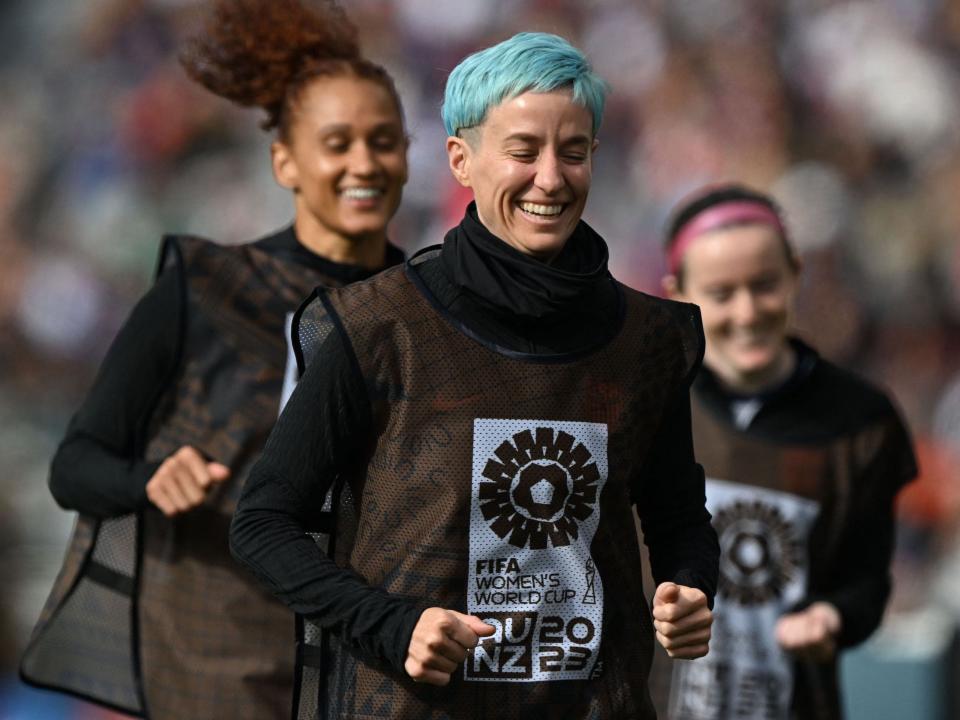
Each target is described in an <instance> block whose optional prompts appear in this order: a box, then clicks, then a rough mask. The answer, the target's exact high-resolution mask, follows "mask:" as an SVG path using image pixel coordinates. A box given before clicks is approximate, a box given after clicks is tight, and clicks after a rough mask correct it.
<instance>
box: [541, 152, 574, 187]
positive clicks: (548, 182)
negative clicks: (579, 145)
mask: <svg viewBox="0 0 960 720" xmlns="http://www.w3.org/2000/svg"><path fill="white" fill-rule="evenodd" d="M534 184H535V185H536V186H537V187H538V188H540V189H541V190H543V192H545V193H546V194H547V195H553V194H555V193H557V192H559V191H560V190H562V189H563V187H564V185H566V181H565V180H564V178H563V169H562V166H561V164H560V160H559V158H557V156H556V155H554V154H553V153H550V152H542V153H540V156H539V157H538V158H537V176H536V178H534Z"/></svg>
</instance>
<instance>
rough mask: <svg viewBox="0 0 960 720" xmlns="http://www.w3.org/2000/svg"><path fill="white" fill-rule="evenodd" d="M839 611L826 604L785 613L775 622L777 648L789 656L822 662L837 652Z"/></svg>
mask: <svg viewBox="0 0 960 720" xmlns="http://www.w3.org/2000/svg"><path fill="white" fill-rule="evenodd" d="M842 624H843V623H842V622H841V619H840V612H839V611H838V610H837V608H835V607H834V606H833V605H831V604H830V603H827V602H815V603H813V604H812V605H811V606H810V607H808V608H807V609H806V610H801V611H800V612H795V613H788V614H786V615H784V616H783V617H781V618H780V619H779V620H778V621H777V628H776V636H777V642H778V643H780V647H782V648H783V649H784V650H786V651H787V652H789V653H792V654H793V655H797V656H799V657H804V658H808V659H810V660H813V661H815V662H826V661H828V660H830V658H832V657H833V655H834V653H835V652H836V651H837V639H836V638H837V635H838V634H839V632H840V628H841V626H842Z"/></svg>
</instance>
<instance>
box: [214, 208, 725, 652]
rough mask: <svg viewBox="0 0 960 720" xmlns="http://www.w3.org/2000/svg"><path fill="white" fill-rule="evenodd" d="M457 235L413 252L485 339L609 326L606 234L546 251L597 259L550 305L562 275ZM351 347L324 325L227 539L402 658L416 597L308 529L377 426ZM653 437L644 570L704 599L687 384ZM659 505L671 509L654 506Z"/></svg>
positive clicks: (372, 647) (550, 339)
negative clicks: (333, 555)
mask: <svg viewBox="0 0 960 720" xmlns="http://www.w3.org/2000/svg"><path fill="white" fill-rule="evenodd" d="M469 218H470V216H469V215H468V218H467V220H465V222H468V221H469ZM473 230H474V231H475V232H479V230H478V229H477V228H473ZM481 239H482V238H481ZM474 240H476V238H474ZM493 242H495V243H499V244H502V243H500V241H499V240H496V239H494V240H493ZM451 246H453V248H451ZM493 247H494V248H497V247H498V246H493ZM455 248H456V246H455V245H454V244H453V243H451V239H450V236H448V240H447V242H446V243H445V245H444V248H443V251H442V252H441V255H440V257H439V258H436V259H430V260H426V261H424V262H422V263H420V264H419V265H418V272H419V275H420V277H421V279H422V280H423V282H424V284H425V285H426V286H427V287H428V288H429V290H430V292H431V294H432V295H433V296H434V298H435V299H436V301H437V302H438V303H439V304H440V305H442V306H443V307H444V308H445V310H446V311H447V312H448V313H449V314H451V315H453V316H454V317H456V318H457V319H458V320H459V321H460V322H461V323H462V324H463V325H464V326H465V327H466V328H469V329H470V330H471V331H472V332H474V333H475V334H476V335H477V336H479V337H481V338H482V339H483V340H484V341H486V342H488V343H490V344H493V345H496V346H498V347H501V348H504V349H506V350H511V351H518V352H532V353H538V354H559V353H564V352H570V351H574V350H580V349H582V348H584V347H588V346H591V345H596V344H598V342H602V341H603V340H604V339H605V338H609V337H611V336H612V335H613V334H614V333H616V332H617V330H618V329H619V322H620V321H619V315H618V312H617V307H618V303H619V297H618V291H617V290H616V287H615V285H614V284H613V282H612V281H611V280H610V278H609V275H608V274H607V273H606V255H605V247H604V249H603V257H602V259H600V258H598V257H597V256H596V255H592V254H591V252H590V251H589V248H585V247H584V246H583V244H581V245H580V247H579V248H578V247H577V245H576V244H575V243H574V241H573V240H571V242H570V243H568V245H567V248H565V250H564V253H563V254H561V256H560V257H558V258H557V259H556V260H555V261H554V266H557V265H559V266H560V267H561V268H562V269H563V271H564V272H573V271H575V270H580V271H581V272H584V273H585V272H588V271H589V270H591V269H593V266H594V265H596V264H598V263H599V264H602V266H603V272H596V273H594V274H595V275H596V282H595V283H586V284H585V285H586V286H585V287H584V288H583V292H582V294H581V296H580V298H581V299H580V300H579V301H573V302H569V303H566V304H564V305H563V307H562V309H561V310H559V311H557V312H553V311H552V308H550V307H549V306H550V304H551V302H552V300H551V298H553V297H556V296H557V295H558V294H559V293H560V292H562V289H561V290H560V291H559V292H558V293H554V294H552V295H551V293H549V292H544V293H542V295H543V296H544V298H545V299H544V298H541V299H540V300H538V299H537V298H532V297H531V293H523V291H522V290H520V289H518V288H522V287H523V286H524V284H525V283H529V284H530V285H538V283H542V282H546V283H547V284H549V282H550V280H544V279H543V278H542V277H541V278H540V279H539V281H536V280H533V279H532V278H531V276H530V274H532V273H541V272H542V271H543V267H542V266H538V265H534V263H535V262H536V261H533V260H529V259H525V258H517V257H512V258H511V257H508V258H507V259H506V262H505V264H503V265H501V266H500V268H499V272H498V273H488V272H486V271H487V270H489V268H483V267H478V265H482V264H483V263H485V262H486V261H487V260H488V259H489V258H488V257H487V256H486V255H484V253H482V252H481V253H477V254H471V253H460V254H459V256H458V257H459V262H451V261H450V257H449V254H450V253H451V252H453V249H455ZM578 252H579V253H580V255H579V256H578V255H577V253H578ZM445 253H446V254H447V255H446V256H445V255H444V254H445ZM501 259H502V258H501ZM584 266H586V267H584ZM528 273H530V274H528ZM562 274H563V273H561V276H562ZM504 275H505V276H507V277H504ZM518 276H519V277H518ZM508 280H509V282H511V287H510V288H509V289H508V290H507V293H508V294H509V293H518V294H519V295H521V296H520V297H515V298H513V299H512V300H510V301H508V300H507V299H506V298H505V297H504V293H503V287H502V285H503V283H504V282H506V281H508ZM563 281H564V277H560V278H559V279H558V282H563ZM510 303H525V304H526V305H525V310H526V311H525V312H523V313H518V312H511V310H510V307H509V304H510ZM541 311H542V312H541ZM350 353H351V349H350V348H349V347H346V345H345V340H344V339H343V338H342V337H341V336H340V335H339V334H338V333H335V332H334V333H331V334H330V335H329V336H328V337H327V339H326V340H325V342H324V343H323V345H322V346H321V348H320V350H319V351H318V352H317V354H316V356H315V357H316V358H317V359H316V360H315V361H314V362H313V363H311V364H310V365H308V367H307V369H306V372H305V373H304V375H303V377H302V378H301V380H300V383H299V385H298V386H297V389H296V390H295V391H294V393H293V395H292V396H291V398H290V400H289V402H288V403H287V405H286V407H285V409H284V411H283V414H282V415H281V417H280V419H279V421H278V422H277V424H276V426H275V427H274V430H273V432H272V434H271V436H270V439H269V440H268V441H267V445H266V447H265V449H264V452H263V454H262V455H261V458H260V460H259V461H258V463H257V464H256V465H255V466H254V468H253V470H252V471H251V475H250V478H249V480H248V483H247V486H246V488H245V490H244V495H243V497H242V499H241V502H240V507H239V509H238V511H237V513H236V515H235V516H234V521H233V525H232V529H231V548H232V550H233V552H234V554H235V556H236V557H237V558H238V559H240V560H241V561H242V562H244V563H245V564H246V565H248V566H249V567H251V568H252V569H253V570H254V572H255V573H256V574H257V575H258V576H259V577H260V578H261V580H262V581H263V582H264V583H266V584H267V585H268V586H269V587H270V588H271V590H272V591H273V592H274V593H275V594H276V595H277V596H278V597H280V598H281V599H282V600H283V601H284V602H286V603H287V604H288V605H289V606H290V607H292V608H293V609H295V610H296V611H297V612H300V613H302V614H305V615H309V616H311V617H312V618H314V619H315V620H317V621H318V622H319V623H320V624H321V625H323V626H325V627H328V628H332V629H333V630H334V631H335V632H337V634H338V635H339V636H340V637H341V640H343V641H344V642H346V643H347V644H348V645H350V646H352V647H355V648H357V649H359V650H361V651H362V652H364V653H366V654H369V655H372V656H373V657H376V658H380V659H383V660H386V661H387V662H389V663H390V664H391V665H392V666H393V667H394V668H396V669H398V670H400V669H402V666H403V661H404V659H405V657H406V651H407V647H408V645H409V640H410V636H411V634H412V632H413V628H414V626H415V625H416V622H417V619H418V618H419V615H420V612H421V611H422V609H423V608H422V607H418V606H417V605H416V603H414V602H411V601H409V600H405V599H402V598H398V597H394V596H390V595H387V594H386V593H385V592H384V591H382V590H380V589H378V588H374V587H371V586H370V585H368V584H367V583H366V582H365V581H364V580H363V579H362V578H361V577H359V576H358V575H356V574H354V573H353V572H351V571H350V570H348V569H344V568H340V567H338V566H336V565H335V564H334V563H333V561H332V560H330V559H328V558H326V557H325V556H324V555H323V553H322V552H321V551H320V550H319V549H318V548H317V547H316V545H315V544H314V543H313V541H312V540H311V539H310V538H309V537H308V536H306V535H305V530H308V529H309V528H310V527H311V524H312V519H313V517H314V514H315V513H316V511H317V509H318V508H320V507H321V506H322V503H323V500H324V496H325V494H326V492H327V490H328V489H329V488H330V487H331V485H332V484H333V482H334V481H335V479H336V478H337V477H338V476H339V475H340V474H341V473H343V472H344V471H345V470H346V469H347V468H348V467H349V466H350V465H351V464H352V463H353V462H355V461H356V458H357V456H358V455H359V454H360V453H359V451H360V450H361V445H362V444H365V443H366V442H367V440H368V439H369V438H370V437H371V436H372V434H373V433H374V432H375V429H374V428H373V427H372V415H371V408H370V407H369V401H368V395H367V391H366V388H365V386H364V382H363V378H362V377H361V376H360V375H359V370H358V369H357V367H356V364H355V362H354V361H353V360H352V358H351V356H350ZM651 448H652V449H651V451H650V455H649V457H648V458H647V460H646V465H647V468H649V473H653V475H652V477H655V478H657V479H656V480H654V481H651V482H646V483H644V484H643V489H642V490H638V492H637V501H638V503H639V504H641V505H642V506H643V507H644V508H645V509H647V510H649V512H644V530H645V533H646V534H645V537H646V539H647V542H648V544H649V545H650V546H651V556H652V557H654V558H656V559H655V561H654V563H655V564H654V567H653V570H654V576H655V578H656V580H657V581H658V582H662V581H664V580H668V579H669V580H674V581H676V582H678V583H681V584H685V585H690V586H694V587H699V588H701V589H703V590H704V591H705V592H706V594H707V595H708V597H710V598H711V599H712V597H713V594H714V591H715V587H716V559H717V556H718V549H717V544H716V536H715V534H714V532H713V530H712V528H711V526H710V516H709V514H708V513H707V512H706V511H705V509H704V505H703V502H704V495H703V474H702V470H701V468H700V467H699V465H697V464H696V462H695V460H694V457H693V442H692V437H691V429H690V405H689V392H688V389H687V388H683V389H682V392H680V393H679V394H678V395H677V396H676V397H675V398H674V399H673V402H672V404H671V407H670V409H669V410H668V412H667V413H666V414H665V417H664V420H663V423H662V425H661V427H660V429H659V431H658V437H657V438H656V440H655V441H654V442H653V443H652V445H651ZM644 474H645V475H647V476H648V477H650V476H651V475H649V474H648V473H644ZM660 507H663V508H666V507H669V508H671V512H670V513H658V512H657V510H658V508H660ZM638 572H639V568H638Z"/></svg>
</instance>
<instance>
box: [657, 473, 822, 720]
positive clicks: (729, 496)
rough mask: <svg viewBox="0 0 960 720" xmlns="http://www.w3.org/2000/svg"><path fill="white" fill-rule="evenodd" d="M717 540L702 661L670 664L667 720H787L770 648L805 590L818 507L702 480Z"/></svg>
mask: <svg viewBox="0 0 960 720" xmlns="http://www.w3.org/2000/svg"><path fill="white" fill-rule="evenodd" d="M706 489H707V509H708V510H710V513H711V515H713V525H714V527H715V528H716V530H717V536H718V538H719V540H720V580H719V584H718V590H717V597H716V601H715V605H714V623H713V628H712V637H711V640H710V654H709V655H707V656H706V657H705V658H701V659H699V660H694V661H688V662H684V663H675V664H674V673H673V682H672V684H671V693H670V715H669V717H670V718H671V719H672V720H726V719H727V718H731V719H732V718H736V719H737V720H740V719H741V718H742V719H743V720H767V719H768V718H786V717H788V715H789V703H790V696H791V694H792V692H793V671H792V663H791V661H790V659H789V658H788V657H787V656H786V655H785V653H784V652H783V651H782V650H781V649H780V647H779V646H778V645H777V641H776V639H775V637H774V627H775V626H776V622H777V620H778V619H779V617H780V616H781V615H782V614H783V613H784V612H787V611H788V610H789V608H790V607H791V606H793V605H794V604H795V603H797V602H798V601H799V600H801V599H802V598H803V596H804V594H805V593H806V588H807V565H808V558H807V542H808V539H809V536H810V530H811V528H812V527H813V523H814V521H815V520H816V517H817V514H818V513H819V511H820V505H819V503H817V502H815V501H813V500H810V499H808V498H803V497H800V496H798V495H793V494H791V493H786V492H782V491H778V490H769V489H766V488H758V487H753V486H749V485H742V484H738V483H731V482H726V481H722V480H716V479H713V478H708V479H707V488H706Z"/></svg>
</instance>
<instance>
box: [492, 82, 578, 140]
mask: <svg viewBox="0 0 960 720" xmlns="http://www.w3.org/2000/svg"><path fill="white" fill-rule="evenodd" d="M480 127H481V129H482V131H483V135H484V137H485V138H493V139H497V140H501V141H502V140H505V139H508V138H511V137H514V136H527V137H531V138H537V139H540V140H544V141H545V140H551V139H552V140H557V139H559V140H564V141H566V140H570V139H583V140H585V141H588V142H589V141H590V140H591V139H592V137H593V116H592V115H591V114H590V111H589V110H588V109H587V108H586V106H584V105H580V104H578V103H575V102H574V101H573V95H572V94H571V92H570V91H569V90H554V91H552V92H545V93H542V92H525V93H522V94H520V95H517V96H516V97H514V98H510V99H509V100H505V101H503V102H502V103H500V104H499V105H497V106H495V107H492V108H490V110H489V111H488V112H487V117H486V119H485V120H484V122H483V124H482V125H481V126H480Z"/></svg>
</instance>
